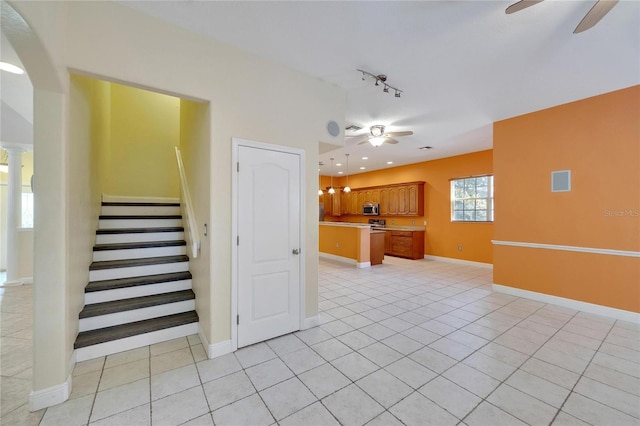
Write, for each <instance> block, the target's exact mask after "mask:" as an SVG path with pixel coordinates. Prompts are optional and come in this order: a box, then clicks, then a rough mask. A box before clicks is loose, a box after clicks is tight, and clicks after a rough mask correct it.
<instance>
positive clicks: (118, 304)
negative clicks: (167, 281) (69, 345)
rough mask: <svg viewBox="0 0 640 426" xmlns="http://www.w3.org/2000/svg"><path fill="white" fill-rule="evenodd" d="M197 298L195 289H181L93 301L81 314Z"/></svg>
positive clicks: (123, 309)
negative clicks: (129, 297)
mask: <svg viewBox="0 0 640 426" xmlns="http://www.w3.org/2000/svg"><path fill="white" fill-rule="evenodd" d="M195 298H196V295H195V294H194V292H193V290H181V291H174V292H172V293H162V294H154V295H151V296H141V297H133V298H131V299H122V300H113V301H111V302H101V303H92V304H90V305H85V307H84V309H82V310H81V311H80V315H79V316H80V319H83V318H91V317H97V316H100V315H109V314H115V313H118V312H125V311H132V310H134V309H142V308H149V307H151V306H158V305H166V304H168V303H176V302H182V301H184V300H192V299H195Z"/></svg>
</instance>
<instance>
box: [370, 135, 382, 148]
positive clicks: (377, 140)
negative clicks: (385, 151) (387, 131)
mask: <svg viewBox="0 0 640 426" xmlns="http://www.w3.org/2000/svg"><path fill="white" fill-rule="evenodd" d="M369 143H370V144H371V145H373V146H375V147H379V146H380V145H382V144H383V143H384V138H382V137H376V138H371V139H369Z"/></svg>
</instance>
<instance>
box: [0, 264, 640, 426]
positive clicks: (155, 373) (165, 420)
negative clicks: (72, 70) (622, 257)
mask: <svg viewBox="0 0 640 426" xmlns="http://www.w3.org/2000/svg"><path fill="white" fill-rule="evenodd" d="M490 283H491V271H490V270H487V269H482V268H478V267H472V266H461V265H455V264H450V263H444V262H438V261H427V260H425V261H405V260H402V259H394V258H389V257H387V258H386V259H385V264H383V265H380V266H376V267H374V268H369V269H355V268H353V267H350V266H346V265H343V264H340V263H336V262H332V261H325V260H321V261H320V288H319V293H320V310H321V322H322V325H320V326H319V327H316V328H313V329H309V330H305V331H301V332H297V333H293V334H289V335H286V336H283V337H279V338H276V339H273V340H270V341H267V342H265V343H260V344H256V345H253V346H250V347H246V348H243V349H241V350H239V351H237V352H236V353H233V354H229V355H225V356H223V357H220V358H216V359H206V357H205V352H204V348H203V347H202V344H201V343H200V341H199V339H198V337H197V336H189V337H188V338H182V339H177V340H173V341H170V342H166V343H161V344H157V345H152V346H147V347H144V348H140V349H136V350H132V351H128V352H123V353H120V354H115V355H111V356H108V357H103V358H99V359H95V360H91V361H86V362H82V363H78V364H77V365H76V367H75V370H74V373H73V393H72V395H71V398H70V399H69V400H68V401H66V402H65V403H64V404H61V405H58V406H55V407H51V408H49V409H47V410H41V411H40V412H37V413H28V410H27V406H26V402H27V398H28V393H29V390H30V376H31V366H30V363H31V331H30V329H31V288H30V286H23V287H17V288H5V289H0V293H1V296H2V299H1V307H2V310H1V313H2V359H1V364H0V366H1V367H2V372H1V374H2V384H1V386H2V413H1V414H2V417H1V418H0V423H1V424H2V425H5V424H6V425H21V424H33V425H36V424H41V425H65V426H66V425H86V424H91V425H149V424H153V425H179V424H185V425H212V424H215V425H270V424H275V423H278V424H281V425H337V424H343V425H358V424H368V425H385V426H389V425H401V424H406V425H449V424H450V425H469V426H473V425H486V426H493V425H521V424H530V425H538V424H540V425H548V424H554V425H589V424H591V425H611V426H618V425H639V424H640V326H639V325H638V324H631V323H625V322H622V321H615V320H613V319H610V318H605V317H598V316H595V315H590V314H586V313H584V312H578V311H574V310H570V309H566V308H560V307H557V306H552V305H545V304H543V303H538V302H533V301H531V300H527V299H521V298H517V297H512V296H507V295H503V294H498V293H492V291H491V287H490Z"/></svg>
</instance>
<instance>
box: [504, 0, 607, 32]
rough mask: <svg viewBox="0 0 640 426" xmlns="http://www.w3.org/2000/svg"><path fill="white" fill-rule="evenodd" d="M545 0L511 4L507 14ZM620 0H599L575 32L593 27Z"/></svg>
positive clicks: (526, 0)
mask: <svg viewBox="0 0 640 426" xmlns="http://www.w3.org/2000/svg"><path fill="white" fill-rule="evenodd" d="M541 1H543V0H520V1H519V2H516V3H514V4H512V5H511V6H509V7H508V8H507V9H506V10H505V12H506V13H507V14H511V13H514V12H518V11H520V10H522V9H526V8H527V7H529V6H533V5H534V4H537V3H540V2H541ZM618 1H619V0H598V1H597V2H596V4H594V5H593V7H592V8H591V10H589V12H587V14H586V15H585V16H584V18H582V21H580V23H579V24H578V26H577V27H576V29H575V30H573V33H574V34H578V33H581V32H583V31H586V30H588V29H589V28H591V27H593V26H594V25H595V24H597V23H598V22H600V20H601V19H602V18H604V16H605V15H606V14H607V13H609V11H610V10H611V9H613V6H615V5H616V4H617V3H618Z"/></svg>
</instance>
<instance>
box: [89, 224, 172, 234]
mask: <svg viewBox="0 0 640 426" xmlns="http://www.w3.org/2000/svg"><path fill="white" fill-rule="evenodd" d="M154 232H184V228H183V227H181V226H172V227H164V228H153V227H151V228H113V229H98V230H97V231H96V234H98V235H105V234H144V233H154Z"/></svg>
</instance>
